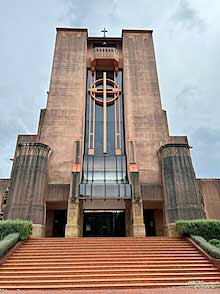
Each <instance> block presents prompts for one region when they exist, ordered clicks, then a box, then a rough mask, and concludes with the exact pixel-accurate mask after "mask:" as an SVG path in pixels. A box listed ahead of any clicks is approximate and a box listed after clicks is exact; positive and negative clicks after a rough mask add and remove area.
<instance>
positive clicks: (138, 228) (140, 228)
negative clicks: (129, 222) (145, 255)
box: [132, 224, 146, 238]
mask: <svg viewBox="0 0 220 294" xmlns="http://www.w3.org/2000/svg"><path fill="white" fill-rule="evenodd" d="M132 235H133V237H137V238H138V237H146V231H145V225H144V224H143V225H133V226H132Z"/></svg>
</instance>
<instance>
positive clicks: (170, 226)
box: [164, 223, 180, 237]
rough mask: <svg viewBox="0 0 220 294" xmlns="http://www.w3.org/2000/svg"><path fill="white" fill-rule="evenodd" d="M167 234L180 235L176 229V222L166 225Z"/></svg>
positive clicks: (169, 235)
mask: <svg viewBox="0 0 220 294" xmlns="http://www.w3.org/2000/svg"><path fill="white" fill-rule="evenodd" d="M164 232H165V236H168V237H180V235H179V233H178V232H177V230H176V224H175V223H170V224H167V225H166V226H165V227H164Z"/></svg>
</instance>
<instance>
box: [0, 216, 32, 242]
mask: <svg viewBox="0 0 220 294" xmlns="http://www.w3.org/2000/svg"><path fill="white" fill-rule="evenodd" d="M31 232H32V223H31V221H26V220H3V221H0V240H2V239H3V238H4V237H6V236H7V235H8V234H12V233H18V234H19V237H20V240H25V239H27V238H28V237H29V236H30V235H31Z"/></svg>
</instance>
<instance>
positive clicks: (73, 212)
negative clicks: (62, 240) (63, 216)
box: [65, 199, 80, 238]
mask: <svg viewBox="0 0 220 294" xmlns="http://www.w3.org/2000/svg"><path fill="white" fill-rule="evenodd" d="M78 222H79V200H78V199H76V200H69V201H68V211H67V224H66V229H65V237H66V238H73V237H79V235H80V227H79V223H78Z"/></svg>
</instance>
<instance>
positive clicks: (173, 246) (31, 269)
mask: <svg viewBox="0 0 220 294" xmlns="http://www.w3.org/2000/svg"><path fill="white" fill-rule="evenodd" d="M194 282H197V283H200V284H203V283H204V284H207V283H208V284H219V285H220V272H219V271H218V270H217V269H216V268H214V267H213V265H212V264H211V263H210V262H209V261H208V260H207V259H206V258H204V257H203V256H202V255H201V254H200V253H199V252H198V251H197V249H195V248H194V247H193V246H192V245H191V244H190V243H188V242H187V241H185V240H183V239H180V238H167V237H149V238H73V239H64V238H42V239H29V240H27V241H25V242H24V244H23V245H21V246H20V247H19V248H18V249H17V251H16V252H14V253H13V254H12V255H11V256H10V257H9V258H8V259H7V260H6V261H5V262H4V263H3V265H2V266H0V289H84V290H85V289H114V288H152V287H171V286H181V285H186V284H190V283H194Z"/></svg>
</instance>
